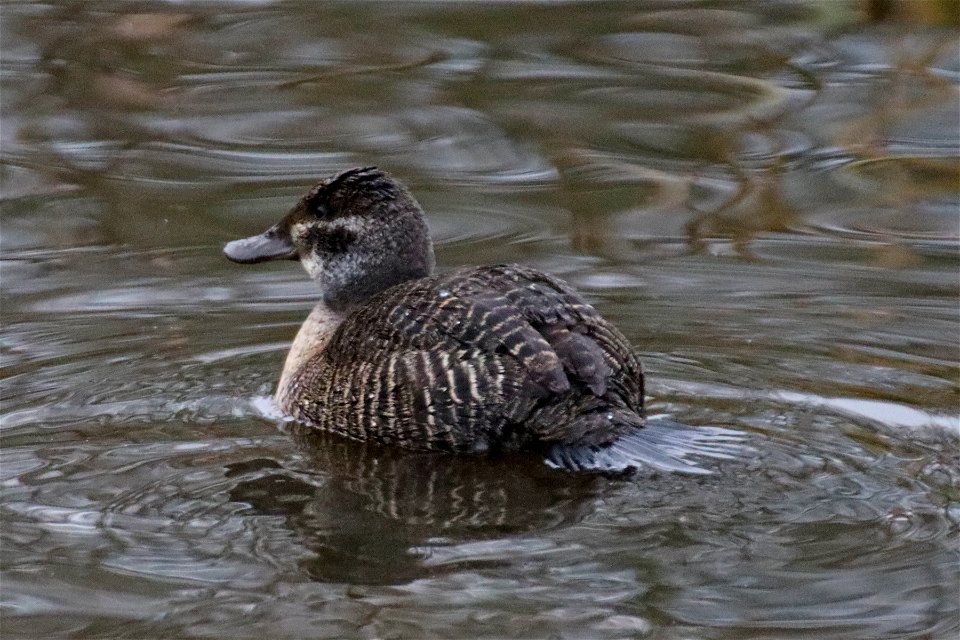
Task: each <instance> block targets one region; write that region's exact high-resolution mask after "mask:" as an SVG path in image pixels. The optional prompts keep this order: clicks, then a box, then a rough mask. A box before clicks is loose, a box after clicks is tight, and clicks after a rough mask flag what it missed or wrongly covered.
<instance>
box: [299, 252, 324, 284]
mask: <svg viewBox="0 0 960 640" xmlns="http://www.w3.org/2000/svg"><path fill="white" fill-rule="evenodd" d="M300 264H302V265H303V268H304V269H306V270H307V274H309V276H310V277H311V278H313V279H314V280H315V279H317V278H318V277H320V274H321V273H322V272H323V266H324V262H323V260H321V259H320V258H319V257H318V256H317V254H316V253H314V252H313V251H310V252H308V253H307V254H306V255H303V256H300Z"/></svg>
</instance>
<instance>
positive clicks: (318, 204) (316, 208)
mask: <svg viewBox="0 0 960 640" xmlns="http://www.w3.org/2000/svg"><path fill="white" fill-rule="evenodd" d="M306 209H307V212H308V213H312V214H313V215H315V216H317V217H318V218H325V217H327V214H329V213H330V210H329V206H328V204H327V199H326V198H325V197H324V194H323V193H322V192H317V193H314V194H312V195H311V196H310V197H308V198H307V201H306Z"/></svg>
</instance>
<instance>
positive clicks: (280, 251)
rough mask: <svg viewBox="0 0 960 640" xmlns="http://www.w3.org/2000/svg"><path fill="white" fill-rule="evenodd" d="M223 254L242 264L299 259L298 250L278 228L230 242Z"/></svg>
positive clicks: (271, 228)
mask: <svg viewBox="0 0 960 640" xmlns="http://www.w3.org/2000/svg"><path fill="white" fill-rule="evenodd" d="M223 252H224V253H225V254H226V256H227V258H228V259H230V260H232V261H233V262H240V263H242V264H252V263H254V262H266V261H267V260H296V259H297V250H296V248H295V247H294V246H293V244H292V243H291V242H290V239H289V238H288V237H286V234H284V233H282V232H281V231H280V230H279V229H278V228H277V227H270V228H269V229H267V230H266V231H265V232H263V233H261V234H260V235H258V236H251V237H249V238H244V239H243V240H234V241H233V242H228V243H227V245H226V246H225V247H224V248H223Z"/></svg>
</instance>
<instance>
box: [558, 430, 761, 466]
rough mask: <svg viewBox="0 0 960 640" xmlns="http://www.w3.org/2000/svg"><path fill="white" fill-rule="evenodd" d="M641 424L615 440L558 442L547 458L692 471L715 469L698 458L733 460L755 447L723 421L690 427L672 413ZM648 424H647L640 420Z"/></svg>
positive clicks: (562, 462)
mask: <svg viewBox="0 0 960 640" xmlns="http://www.w3.org/2000/svg"><path fill="white" fill-rule="evenodd" d="M637 421H638V425H637V426H635V427H634V428H632V429H630V430H629V431H628V432H626V433H625V434H624V435H622V436H620V437H619V438H617V439H616V440H614V441H613V442H611V443H610V444H607V445H604V446H595V445H553V446H552V447H551V448H550V449H549V450H548V452H547V456H546V463H547V464H548V465H550V466H551V467H554V468H560V469H567V470H569V471H600V472H609V473H621V472H627V471H631V470H640V469H644V468H653V469H658V470H661V471H672V472H679V473H690V474H709V473H712V471H711V470H710V469H708V468H706V467H703V466H700V465H699V464H698V463H697V459H698V458H700V459H704V458H705V459H715V460H731V459H734V458H739V457H742V456H743V455H744V454H745V453H746V452H747V451H749V447H747V446H746V444H745V440H746V436H745V435H744V434H743V433H741V432H738V431H733V430H730V429H724V428H722V427H690V426H687V425H684V424H680V423H679V422H673V421H672V420H666V419H652V420H649V421H647V422H646V424H643V423H642V422H640V418H639V417H637ZM640 425H642V426H640Z"/></svg>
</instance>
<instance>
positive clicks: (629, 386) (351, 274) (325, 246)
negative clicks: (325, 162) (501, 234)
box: [226, 168, 703, 471]
mask: <svg viewBox="0 0 960 640" xmlns="http://www.w3.org/2000/svg"><path fill="white" fill-rule="evenodd" d="M226 253H227V256H228V257H229V258H230V259H231V260H234V261H236V262H259V261H262V260H269V259H277V258H290V259H299V260H300V261H301V262H302V263H303V264H304V266H305V267H306V269H307V271H308V273H310V274H311V276H313V277H314V279H315V280H317V281H318V283H320V285H321V290H322V291H321V293H322V296H321V300H320V302H318V304H317V305H316V307H315V308H314V310H313V311H312V312H311V314H310V316H309V317H308V319H307V321H306V322H305V323H304V325H303V327H301V329H300V332H299V334H298V335H297V337H296V339H295V340H294V344H293V347H292V348H291V350H290V353H289V355H288V357H287V362H286V365H285V367H284V371H283V374H282V375H281V379H280V384H279V386H278V389H277V394H276V400H277V403H278V404H279V406H280V408H281V409H282V410H283V411H285V412H286V413H288V414H290V415H292V416H293V417H294V418H296V419H297V420H298V421H300V422H303V423H305V424H308V425H311V426H314V427H317V428H320V429H324V430H327V431H331V432H335V433H339V434H342V435H344V436H347V437H351V438H355V439H360V440H374V441H378V442H381V443H384V444H390V445H398V446H402V447H407V448H412V449H428V450H442V451H454V452H483V451H489V450H499V449H508V450H535V451H541V452H542V453H544V455H546V456H547V459H548V461H550V462H551V463H552V464H554V465H556V466H563V467H566V468H571V469H603V470H622V469H627V468H630V467H637V466H641V465H643V464H653V465H655V466H659V467H662V468H669V469H682V470H687V471H697V470H699V467H696V466H693V465H692V464H691V463H689V462H687V461H686V460H685V455H686V454H687V453H703V451H697V447H696V444H697V442H696V440H697V439H696V438H695V437H692V438H687V439H686V440H685V441H686V442H688V443H689V444H691V445H693V446H691V447H690V449H689V450H686V451H678V447H677V445H678V439H677V438H676V437H675V436H673V435H671V433H669V430H668V433H666V434H664V433H663V430H662V429H661V430H656V429H654V430H650V429H644V417H643V372H642V369H641V365H640V361H639V358H638V357H637V355H636V353H635V352H634V351H633V349H632V347H631V346H630V343H629V342H628V341H627V340H626V338H624V336H623V335H622V334H621V333H620V332H619V331H618V330H617V329H616V328H615V327H614V326H613V325H611V324H610V323H609V322H607V321H606V320H604V319H603V318H602V317H601V316H600V314H599V313H598V312H597V311H596V310H595V309H594V308H593V307H592V306H590V305H589V304H587V303H586V302H585V301H584V300H583V298H581V297H580V296H579V295H578V294H577V293H576V292H575V291H574V290H573V289H572V288H571V287H570V286H569V285H567V284H565V283H563V282H562V281H560V280H558V279H556V278H553V277H551V276H548V275H546V274H544V273H541V272H539V271H536V270H533V269H529V268H525V267H521V266H517V265H498V266H488V267H469V268H463V269H459V270H456V271H453V272H451V273H447V274H444V275H433V274H432V270H433V262H434V260H433V249H432V245H431V244H430V239H429V235H428V234H427V231H426V225H425V223H424V221H423V214H422V211H421V209H420V207H419V205H418V204H417V203H416V201H415V200H414V199H413V197H412V196H410V194H409V193H408V192H407V191H406V189H404V188H403V187H402V186H400V185H399V184H398V183H397V182H396V181H394V180H393V179H392V178H390V177H389V176H388V175H386V174H385V173H383V172H381V171H379V170H377V169H374V168H367V169H354V170H350V171H346V172H344V173H341V174H339V175H336V176H333V177H331V178H329V179H327V180H325V181H323V182H321V183H320V184H318V185H317V186H316V187H314V189H313V190H311V192H310V193H308V194H307V195H306V196H305V197H304V198H303V199H302V200H301V201H300V203H298V205H297V206H296V207H295V208H294V209H293V210H292V211H291V212H290V214H288V216H287V217H286V218H285V219H284V220H283V221H281V222H280V223H278V224H277V225H274V226H273V227H271V228H270V229H269V230H268V231H267V232H266V233H264V234H262V235H260V236H255V237H253V238H248V239H246V240H239V241H236V242H233V243H230V244H228V245H227V247H226ZM682 439H683V438H681V440H682Z"/></svg>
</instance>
